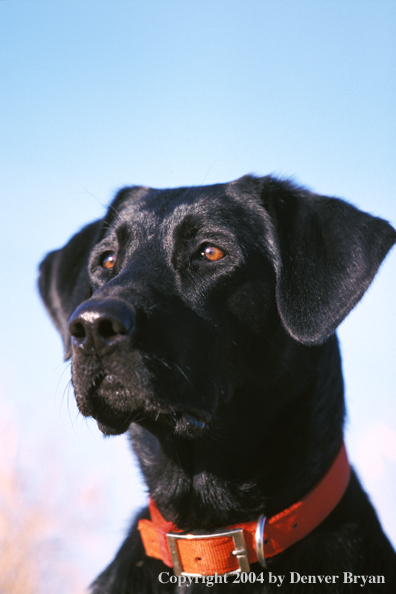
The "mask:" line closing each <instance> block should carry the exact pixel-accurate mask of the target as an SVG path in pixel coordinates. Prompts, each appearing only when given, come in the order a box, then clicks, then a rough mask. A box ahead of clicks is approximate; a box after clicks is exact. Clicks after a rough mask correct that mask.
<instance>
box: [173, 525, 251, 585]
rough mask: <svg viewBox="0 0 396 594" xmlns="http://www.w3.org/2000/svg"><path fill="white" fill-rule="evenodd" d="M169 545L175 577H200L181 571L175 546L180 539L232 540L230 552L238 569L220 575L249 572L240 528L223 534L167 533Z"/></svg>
mask: <svg viewBox="0 0 396 594" xmlns="http://www.w3.org/2000/svg"><path fill="white" fill-rule="evenodd" d="M166 537H167V539H168V544H169V550H170V554H171V558H172V563H173V571H174V573H175V575H184V576H187V577H202V575H201V574H200V573H188V572H186V571H183V564H182V561H181V559H180V554H179V549H178V546H177V541H178V540H180V539H183V540H195V539H197V540H198V539H209V538H232V540H233V542H234V547H235V548H234V550H233V551H232V553H231V554H232V555H234V556H235V557H236V559H237V561H238V565H239V567H238V569H235V570H234V571H229V572H226V573H223V574H221V575H234V574H236V573H249V571H250V564H249V557H248V550H247V546H246V541H245V537H244V534H243V530H242V528H236V529H234V530H225V531H223V532H215V533H213V534H194V533H190V534H180V533H172V532H168V533H167V535H166Z"/></svg>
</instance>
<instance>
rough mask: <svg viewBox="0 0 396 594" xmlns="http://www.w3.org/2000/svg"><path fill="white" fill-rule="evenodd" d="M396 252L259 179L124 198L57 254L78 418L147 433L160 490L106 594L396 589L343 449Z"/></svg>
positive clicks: (106, 575)
mask: <svg viewBox="0 0 396 594" xmlns="http://www.w3.org/2000/svg"><path fill="white" fill-rule="evenodd" d="M395 241H396V232H395V230H394V229H393V228H392V227H391V225H390V224H389V223H387V222H386V221H384V220H382V219H379V218H376V217H373V216H371V215H369V214H366V213H364V212H362V211H360V210H358V209H356V208H355V207H353V206H352V205H350V204H348V203H346V202H344V201H343V200H340V199H338V198H332V197H326V196H321V195H317V194H314V193H312V192H310V191H308V190H306V189H304V188H302V187H299V186H297V185H295V184H294V183H292V182H291V181H289V180H282V179H277V178H275V177H273V176H266V177H256V176H252V175H247V176H244V177H242V178H240V179H238V180H236V181H233V182H231V183H226V184H216V185H211V186H202V187H184V188H178V189H163V190H157V189H151V188H148V187H127V188H124V189H122V190H121V191H120V192H119V193H118V194H117V195H116V197H115V199H114V200H113V202H112V204H111V205H110V207H109V209H108V211H107V214H106V216H105V217H104V219H101V220H97V221H95V222H93V223H91V224H89V225H88V226H86V227H84V228H83V229H82V230H81V231H80V232H79V233H77V234H76V235H74V237H72V238H71V240H70V241H69V242H68V243H67V245H66V246H65V247H63V248H62V249H59V250H57V251H53V252H51V253H49V254H48V255H47V256H46V258H45V259H44V261H43V262H42V263H41V266H40V277H39V290H40V293H41V296H42V298H43V300H44V303H45V305H46V307H47V309H48V311H49V313H50V315H51V317H52V320H53V322H54V323H55V325H56V327H57V328H58V330H59V332H60V334H61V335H62V337H63V342H64V347H65V358H66V359H68V358H70V357H71V370H72V383H73V387H74V391H75V396H76V400H77V405H78V408H79V410H80V412H81V413H82V415H84V416H91V417H93V418H94V419H95V420H96V421H97V424H98V427H99V429H100V430H101V431H102V433H103V434H104V435H118V434H122V433H125V432H128V433H129V436H130V440H131V442H132V445H133V447H134V450H135V452H136V456H137V458H138V461H139V464H140V467H141V471H142V474H143V476H144V479H145V482H146V484H147V487H148V491H149V495H150V503H149V506H148V507H147V508H146V509H144V510H142V511H141V513H140V514H138V517H137V518H136V520H135V521H134V523H133V526H132V528H131V530H130V532H129V534H128V536H127V538H126V539H125V542H124V543H123V544H122V546H121V548H120V550H119V552H118V554H117V555H116V557H115V559H114V561H113V562H112V563H111V564H110V565H109V566H108V567H107V569H105V570H104V572H103V573H102V574H101V575H100V576H99V577H98V578H97V579H96V581H95V582H94V583H93V584H92V586H91V588H92V590H91V592H92V593H93V594H130V593H132V592H133V593H146V592H147V593H153V594H154V593H157V592H158V593H159V592H161V593H162V592H181V591H183V592H184V591H186V590H187V589H188V591H189V592H191V593H192V594H194V593H196V592H204V591H206V588H207V587H211V588H213V590H212V591H213V592H220V591H221V592H225V591H227V592H228V591H231V592H234V591H235V592H236V593H238V594H243V593H244V592H249V593H251V594H254V593H269V592H278V591H279V588H281V589H282V591H283V592H285V593H286V594H287V593H291V592H293V593H300V592H301V593H305V594H306V593H309V592H317V591H323V592H326V593H330V592H332V593H334V592H340V593H344V592H356V588H357V587H359V590H358V591H360V588H361V587H364V588H365V590H364V591H365V592H387V593H391V592H392V593H394V592H396V556H395V552H394V551H393V549H392V547H391V545H390V543H389V541H388V540H387V538H386V536H385V535H384V533H383V531H382V528H381V526H380V524H379V521H378V519H377V516H376V513H375V511H374V509H373V507H372V505H371V503H370V502H369V500H368V498H367V495H366V494H365V493H364V491H363V489H362V487H361V486H360V483H359V481H358V478H357V477H356V475H355V473H354V471H353V470H352V469H351V468H350V465H349V462H348V458H347V455H346V452H345V447H344V445H343V423H344V415H345V404H344V394H343V379H342V372H341V360H340V354H339V348H338V343H337V338H336V334H335V330H336V328H337V326H338V325H339V324H340V322H341V321H342V320H343V319H344V318H345V316H346V315H347V314H348V313H349V312H350V311H351V309H352V308H353V307H354V306H355V305H356V303H357V302H358V301H359V300H360V298H361V297H362V295H363V294H364V292H365V291H366V289H367V288H368V286H369V284H370V283H371V281H372V279H373V277H374V275H375V274H376V272H377V269H378V267H379V266H380V264H381V262H382V261H383V259H384V257H385V256H386V254H387V252H388V251H389V250H390V248H391V247H392V245H393V244H394V243H395ZM225 584H226V585H225Z"/></svg>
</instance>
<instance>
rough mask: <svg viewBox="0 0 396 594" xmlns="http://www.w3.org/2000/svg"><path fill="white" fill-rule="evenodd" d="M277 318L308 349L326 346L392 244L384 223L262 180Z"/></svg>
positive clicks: (282, 184)
mask: <svg viewBox="0 0 396 594" xmlns="http://www.w3.org/2000/svg"><path fill="white" fill-rule="evenodd" d="M263 199H264V206H265V208H266V210H267V211H268V212H269V214H270V216H271V221H272V223H271V224H270V227H271V229H270V230H269V235H270V238H269V244H268V245H269V249H270V251H271V252H272V256H273V258H274V262H275V270H276V277H277V289H276V291H277V292H276V299H277V305H278V311H279V314H280V316H281V318H282V321H283V324H284V326H285V328H286V330H287V331H288V332H289V334H290V335H291V336H293V338H295V339H296V340H298V341H299V342H301V343H303V344H307V345H311V344H320V343H322V342H323V341H325V340H326V339H327V338H328V337H329V336H330V335H331V334H332V333H333V332H334V330H335V329H336V327H337V326H338V325H339V324H340V323H341V321H342V320H343V319H344V318H345V316H346V315H347V314H348V313H349V312H350V311H351V309H352V308H353V307H354V306H355V305H356V303H357V302H358V301H359V299H360V298H361V297H362V295H363V293H364V292H365V291H366V289H367V288H368V286H369V284H370V283H371V281H372V279H373V278H374V275H375V274H376V272H377V270H378V267H379V265H380V264H381V262H382V260H383V259H384V257H385V256H386V254H387V252H388V251H389V249H390V248H391V247H392V245H393V244H394V243H395V241H396V232H395V230H394V229H393V227H391V226H390V225H389V223H387V222H386V221H384V220H382V219H379V218H376V217H373V216H371V215H369V214H367V213H365V212H362V211H360V210H358V209H356V208H355V207H353V206H351V205H350V204H347V203H346V202H344V201H343V200H339V199H337V198H328V197H325V196H319V195H316V194H312V193H310V192H308V191H305V190H302V189H300V188H296V187H294V186H293V185H292V184H290V183H289V182H279V181H277V180H274V179H273V178H266V181H265V183H264V193H263Z"/></svg>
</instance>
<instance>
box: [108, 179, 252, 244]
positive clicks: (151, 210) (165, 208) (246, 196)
mask: <svg viewBox="0 0 396 594" xmlns="http://www.w3.org/2000/svg"><path fill="white" fill-rule="evenodd" d="M260 211H263V208H262V206H259V204H258V201H257V199H256V196H254V195H252V193H251V192H243V191H241V188H238V187H235V183H229V184H216V185H212V186H198V187H186V188H176V189H169V190H168V189H165V190H157V189H152V188H139V191H138V192H136V191H134V192H131V194H130V196H129V198H128V199H127V200H124V202H123V204H122V208H121V209H120V211H119V212H118V215H117V217H116V219H115V222H114V223H115V226H117V225H119V224H125V223H126V224H127V225H128V226H129V227H130V228H131V229H134V230H137V229H140V230H144V231H145V232H146V233H148V234H152V233H158V231H159V230H161V231H163V232H166V233H169V232H172V231H173V230H174V229H175V228H176V227H178V226H179V225H180V224H182V223H183V222H184V221H186V220H188V221H189V222H191V221H195V223H196V225H197V227H199V226H207V225H210V226H213V225H217V226H221V227H223V228H231V227H233V226H234V225H235V223H236V222H237V223H238V224H239V225H240V224H243V222H244V221H245V222H246V221H252V220H254V219H255V218H257V216H260Z"/></svg>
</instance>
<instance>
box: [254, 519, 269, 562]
mask: <svg viewBox="0 0 396 594" xmlns="http://www.w3.org/2000/svg"><path fill="white" fill-rule="evenodd" d="M266 519H267V518H266V517H265V515H264V514H262V515H261V516H260V517H259V519H258V520H257V526H256V534H255V540H256V553H257V560H258V562H259V563H260V565H262V567H264V568H265V569H267V567H268V566H267V562H266V560H265V555H264V527H265V521H266Z"/></svg>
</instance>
